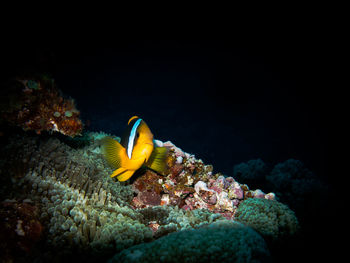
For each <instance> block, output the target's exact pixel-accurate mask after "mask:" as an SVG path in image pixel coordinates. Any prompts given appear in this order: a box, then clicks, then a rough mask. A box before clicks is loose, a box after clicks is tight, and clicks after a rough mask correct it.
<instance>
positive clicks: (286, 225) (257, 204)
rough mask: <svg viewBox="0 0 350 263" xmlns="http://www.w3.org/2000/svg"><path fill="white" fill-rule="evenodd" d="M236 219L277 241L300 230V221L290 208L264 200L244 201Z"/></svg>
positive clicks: (273, 201)
mask: <svg viewBox="0 0 350 263" xmlns="http://www.w3.org/2000/svg"><path fill="white" fill-rule="evenodd" d="M235 219H236V220H237V221H239V222H241V223H244V224H245V225H247V226H250V227H252V228H253V229H254V230H256V231H257V232H259V233H260V234H261V235H262V236H263V237H265V238H268V239H271V240H275V241H276V240H281V239H284V238H286V237H290V236H293V235H294V234H295V233H296V232H297V231H298V228H299V225H298V220H297V218H296V216H295V214H294V212H293V211H292V210H290V209H289V208H288V206H286V205H284V204H282V203H280V202H278V201H276V200H267V199H262V198H250V199H247V200H244V201H243V202H242V203H241V204H240V206H239V207H238V209H237V210H236V214H235Z"/></svg>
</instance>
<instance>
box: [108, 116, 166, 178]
mask: <svg viewBox="0 0 350 263" xmlns="http://www.w3.org/2000/svg"><path fill="white" fill-rule="evenodd" d="M167 152H168V151H167V148H166V147H155V146H154V143H153V134H152V132H151V130H150V128H149V127H148V126H147V124H146V122H145V121H144V120H142V119H141V118H139V117H138V116H133V117H131V118H130V119H129V121H128V126H127V129H126V131H125V133H124V136H123V137H122V139H121V141H120V143H119V142H118V141H116V140H114V139H113V138H111V137H105V138H104V139H103V141H102V153H103V155H104V157H105V159H106V161H107V162H108V164H109V165H110V166H112V167H113V168H114V169H115V170H114V172H113V173H112V174H111V177H115V176H117V179H118V180H119V181H126V180H128V179H129V178H130V177H131V176H132V175H133V174H134V173H135V171H136V170H138V169H139V168H141V167H142V166H146V167H149V168H151V169H152V170H155V171H156V172H158V173H160V174H164V173H165V172H166V169H167V166H166V161H165V159H166V156H167Z"/></svg>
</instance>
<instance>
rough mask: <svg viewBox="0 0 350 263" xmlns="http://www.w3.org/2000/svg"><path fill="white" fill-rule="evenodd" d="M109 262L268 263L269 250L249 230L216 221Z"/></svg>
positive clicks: (119, 255) (166, 238)
mask: <svg viewBox="0 0 350 263" xmlns="http://www.w3.org/2000/svg"><path fill="white" fill-rule="evenodd" d="M109 262H111V263H112V262H269V251H268V249H267V246H266V243H265V241H264V239H263V238H262V237H261V236H259V235H258V234H257V233H256V232H255V231H253V230H252V229H251V228H249V227H246V226H244V225H242V224H239V223H236V222H233V221H217V222H215V223H213V224H211V225H209V226H205V227H202V228H200V229H195V230H184V231H180V232H177V233H172V234H170V235H168V236H165V237H162V238H160V239H158V240H156V241H154V242H151V243H145V244H140V245H136V246H133V247H130V248H128V249H126V250H124V251H122V252H121V253H119V254H116V255H115V256H114V257H113V258H112V259H111V260H110V261H109Z"/></svg>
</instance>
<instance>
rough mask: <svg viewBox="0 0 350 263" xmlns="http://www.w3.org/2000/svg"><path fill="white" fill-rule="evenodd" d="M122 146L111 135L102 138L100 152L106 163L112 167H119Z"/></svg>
mask: <svg viewBox="0 0 350 263" xmlns="http://www.w3.org/2000/svg"><path fill="white" fill-rule="evenodd" d="M123 149H124V148H123V146H122V145H121V144H120V143H119V142H118V141H116V140H114V139H113V138H112V137H109V136H107V137H105V138H103V139H102V154H103V156H104V158H105V159H106V161H107V163H108V164H109V165H110V166H112V167H113V168H114V169H119V168H120V167H121V166H122V158H121V156H122V155H121V153H122V150H123Z"/></svg>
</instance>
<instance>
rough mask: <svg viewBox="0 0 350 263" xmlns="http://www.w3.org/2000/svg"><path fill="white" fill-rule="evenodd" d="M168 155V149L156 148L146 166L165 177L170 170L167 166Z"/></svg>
mask: <svg viewBox="0 0 350 263" xmlns="http://www.w3.org/2000/svg"><path fill="white" fill-rule="evenodd" d="M167 155H168V149H167V148H166V147H155V148H154V149H153V152H152V154H151V156H150V157H149V159H148V161H147V163H146V166H147V167H149V168H151V169H152V170H154V171H156V172H158V173H160V174H162V175H165V173H166V171H167V168H168V167H167V165H166V158H167Z"/></svg>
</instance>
